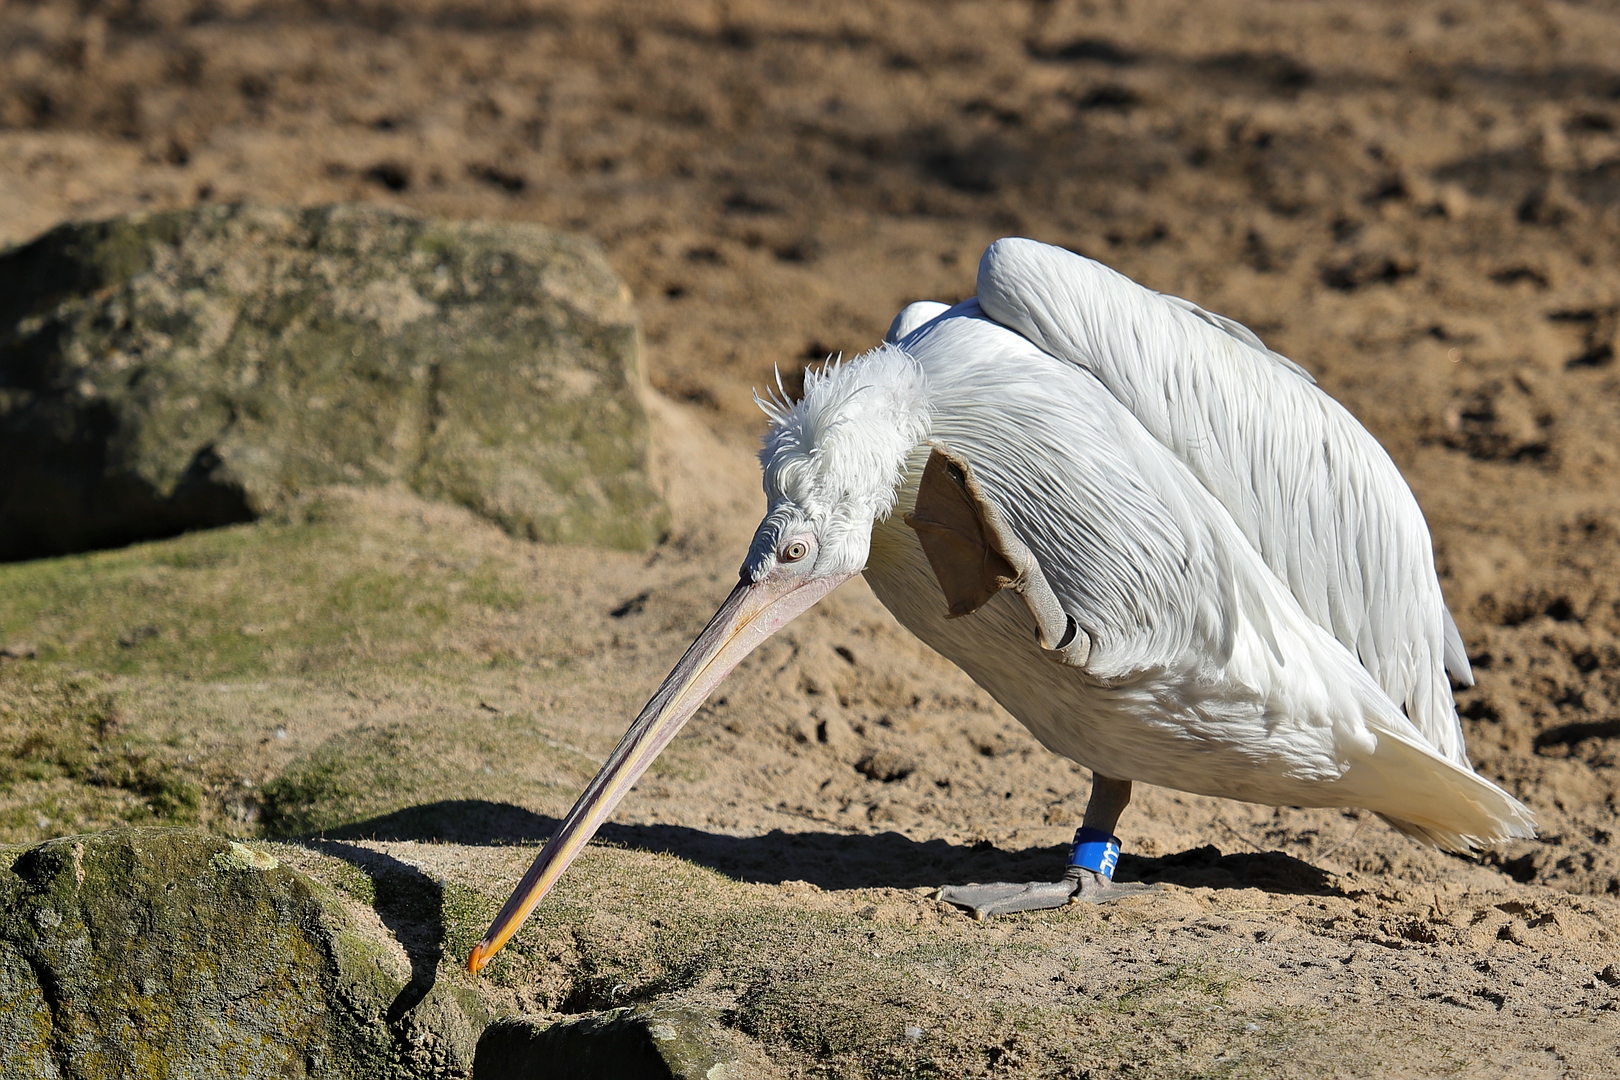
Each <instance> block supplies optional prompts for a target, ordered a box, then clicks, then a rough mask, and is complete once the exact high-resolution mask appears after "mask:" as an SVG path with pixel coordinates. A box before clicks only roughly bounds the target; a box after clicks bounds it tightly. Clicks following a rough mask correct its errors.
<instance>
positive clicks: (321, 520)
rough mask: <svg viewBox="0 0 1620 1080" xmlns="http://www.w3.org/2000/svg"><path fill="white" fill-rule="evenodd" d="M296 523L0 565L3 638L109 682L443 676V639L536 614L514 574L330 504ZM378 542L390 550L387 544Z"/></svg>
mask: <svg viewBox="0 0 1620 1080" xmlns="http://www.w3.org/2000/svg"><path fill="white" fill-rule="evenodd" d="M308 510H309V512H310V515H311V517H313V518H314V520H313V521H309V520H297V519H289V520H285V521H269V522H265V523H261V524H258V525H250V526H239V527H236V528H232V529H223V530H214V531H210V532H202V533H192V534H189V535H186V536H181V537H176V538H174V539H172V540H166V541H160V542H156V543H152V544H140V545H135V546H133V547H130V548H124V549H121V550H118V551H109V552H101V553H97V554H93V555H81V556H69V557H66V558H61V559H48V560H40V561H36V562H28V563H13V564H0V640H5V641H12V640H25V641H39V643H40V644H39V651H40V660H41V661H44V662H46V663H53V662H54V663H62V664H71V665H73V666H75V667H83V668H91V669H94V670H100V671H104V672H108V673H110V674H123V675H139V674H148V673H159V672H176V673H182V672H183V673H185V674H186V675H189V676H193V677H215V678H218V677H228V676H245V675H257V674H273V673H278V672H293V671H297V672H308V671H310V670H312V669H314V670H319V669H332V668H339V667H342V666H344V665H345V664H347V663H348V662H350V661H351V659H352V658H353V657H354V656H355V655H356V654H357V653H361V652H365V653H367V654H368V658H369V659H373V660H375V659H379V658H380V657H379V656H378V651H379V650H381V651H382V652H383V653H384V655H386V656H388V657H389V658H391V659H395V660H397V661H398V662H401V663H413V664H419V665H423V666H429V667H441V666H442V665H443V659H442V655H441V653H440V651H439V650H437V649H435V648H434V647H433V644H434V635H435V633H436V632H437V631H439V630H441V629H443V628H445V627H447V626H449V625H451V624H452V623H454V622H465V621H467V620H468V619H470V618H484V617H487V616H486V615H485V609H486V608H494V607H497V605H498V607H499V610H501V611H503V612H509V613H522V612H525V611H535V612H538V611H541V610H544V608H545V607H546V606H547V605H548V604H549V602H550V601H549V599H548V598H547V597H546V596H545V595H544V594H540V593H537V592H536V591H535V590H533V588H532V587H530V588H524V587H522V585H521V584H520V582H521V581H522V579H521V578H520V574H519V570H518V569H517V567H515V566H512V565H507V564H492V563H490V562H488V561H487V560H485V559H471V560H465V561H463V560H456V561H452V560H448V559H446V558H445V557H444V556H443V554H442V552H440V551H438V550H435V548H434V547H433V546H432V545H431V543H429V542H426V541H423V540H417V541H415V542H412V541H410V540H408V539H407V540H403V541H402V540H400V539H397V538H387V539H385V529H386V527H387V523H374V522H368V521H365V520H356V516H355V514H354V513H353V511H351V510H349V509H347V508H346V507H343V506H333V505H330V501H329V500H328V501H322V500H316V501H315V502H314V503H312V504H310V505H309V506H308ZM379 541H383V542H379Z"/></svg>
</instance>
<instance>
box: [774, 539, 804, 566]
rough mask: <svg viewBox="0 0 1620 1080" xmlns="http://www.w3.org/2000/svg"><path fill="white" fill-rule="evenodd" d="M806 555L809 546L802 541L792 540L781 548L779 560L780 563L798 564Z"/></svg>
mask: <svg viewBox="0 0 1620 1080" xmlns="http://www.w3.org/2000/svg"><path fill="white" fill-rule="evenodd" d="M808 554H810V545H809V544H807V543H805V542H804V541H803V540H794V541H791V542H790V543H788V544H787V545H786V546H785V547H783V548H782V554H781V555H780V556H779V558H780V559H781V561H782V562H798V561H799V560H800V559H802V558H804V557H805V556H806V555H808Z"/></svg>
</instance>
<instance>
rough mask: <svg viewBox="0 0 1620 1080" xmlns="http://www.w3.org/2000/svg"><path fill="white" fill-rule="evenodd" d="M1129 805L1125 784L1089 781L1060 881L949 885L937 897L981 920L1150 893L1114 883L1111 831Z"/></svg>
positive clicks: (1115, 850) (1115, 843)
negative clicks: (1088, 796) (1088, 795)
mask: <svg viewBox="0 0 1620 1080" xmlns="http://www.w3.org/2000/svg"><path fill="white" fill-rule="evenodd" d="M1130 801H1131V782H1130V781H1129V780H1115V779H1113V778H1111V777H1107V776H1094V777H1093V778H1092V782H1091V800H1090V801H1089V802H1087V803H1086V819H1085V823H1084V824H1083V825H1081V827H1080V829H1079V831H1078V832H1076V833H1075V836H1074V841H1075V842H1074V849H1073V853H1072V854H1071V855H1070V857H1069V864H1070V865H1069V869H1068V872H1067V873H1065V874H1064V875H1063V878H1062V879H1061V880H1059V881H1030V882H1025V883H1023V884H1013V883H1011V882H999V883H996V884H993V885H947V886H945V887H944V888H942V889H940V890H939V898H940V899H941V900H944V901H946V902H947V903H951V904H955V905H957V906H958V907H965V908H967V909H968V910H969V911H971V912H972V913H973V917H974V918H976V919H979V920H980V921H983V920H984V919H985V918H987V917H989V916H991V915H1005V914H1007V913H1009V912H1013V911H1043V910H1045V909H1047V908H1058V907H1063V906H1064V905H1065V904H1101V903H1106V902H1107V901H1109V900H1117V899H1119V898H1120V897H1122V896H1131V895H1133V894H1135V893H1141V892H1147V891H1149V890H1150V889H1151V888H1152V886H1150V885H1131V884H1120V883H1116V882H1115V881H1114V863H1115V861H1116V860H1117V859H1118V858H1119V840H1118V838H1117V837H1115V836H1114V826H1115V825H1117V824H1119V815H1120V814H1122V813H1124V812H1125V807H1126V806H1127V805H1128V804H1129V803H1130Z"/></svg>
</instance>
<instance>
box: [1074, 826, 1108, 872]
mask: <svg viewBox="0 0 1620 1080" xmlns="http://www.w3.org/2000/svg"><path fill="white" fill-rule="evenodd" d="M1118 862H1119V837H1117V836H1110V835H1108V834H1107V833H1105V832H1103V831H1102V830H1101V829H1091V828H1087V827H1086V826H1084V825H1082V826H1080V828H1078V829H1076V830H1075V833H1074V850H1073V851H1071V852H1070V853H1069V865H1070V866H1078V867H1080V868H1081V869H1082V870H1094V871H1096V872H1097V873H1099V874H1101V875H1102V876H1103V877H1105V878H1107V879H1108V880H1109V881H1112V880H1114V865H1115V864H1116V863H1118Z"/></svg>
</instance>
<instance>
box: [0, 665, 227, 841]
mask: <svg viewBox="0 0 1620 1080" xmlns="http://www.w3.org/2000/svg"><path fill="white" fill-rule="evenodd" d="M122 721H123V718H122V714H121V712H120V709H119V707H118V704H117V699H116V695H115V694H114V693H113V692H112V691H110V690H108V689H107V688H106V686H105V684H103V683H102V682H100V681H99V680H96V679H93V678H91V677H89V676H54V677H53V676H52V675H49V674H42V673H40V672H38V671H35V670H31V669H25V668H12V667H6V668H0V795H8V794H9V795H15V793H16V789H17V788H18V787H19V786H21V785H25V784H30V782H31V786H32V787H33V788H34V789H35V790H44V791H50V790H52V788H53V785H52V784H51V782H52V781H59V780H66V781H71V782H72V783H71V784H69V785H66V786H64V785H60V784H57V785H54V788H55V791H56V792H57V795H58V798H57V799H56V800H54V802H53V809H55V810H56V812H57V813H58V814H64V809H65V822H66V823H68V824H72V823H74V822H76V821H78V820H80V819H82V818H84V817H87V816H88V817H91V818H100V819H102V820H105V819H106V818H107V817H112V818H113V819H114V820H117V819H122V820H125V821H129V822H132V823H147V822H160V823H167V824H188V823H191V822H194V821H196V820H197V817H198V814H199V811H200V807H201V804H202V785H201V784H200V783H199V781H198V779H197V777H196V776H195V774H194V773H193V772H192V771H190V770H188V769H187V768H186V767H185V765H184V763H183V761H182V760H181V758H180V755H179V753H178V752H177V751H176V750H175V749H174V748H173V747H169V746H165V745H163V744H162V743H160V742H158V741H156V740H153V739H151V738H149V737H147V736H145V735H143V734H141V733H139V732H135V731H130V730H127V729H125V728H124V727H123V724H122ZM63 796H66V798H63ZM74 802H79V803H87V804H89V805H87V806H80V807H76V808H75V807H73V806H72V804H73V803H74ZM40 809H41V807H39V806H37V805H34V804H24V805H13V806H11V807H9V808H7V809H5V810H3V811H0V834H4V833H5V832H8V831H11V830H12V829H15V828H16V827H17V826H18V825H24V824H28V822H27V821H26V818H27V815H28V814H30V813H33V814H35V816H38V813H39V811H40ZM8 819H10V820H8ZM8 826H9V827H10V828H9V829H8Z"/></svg>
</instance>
